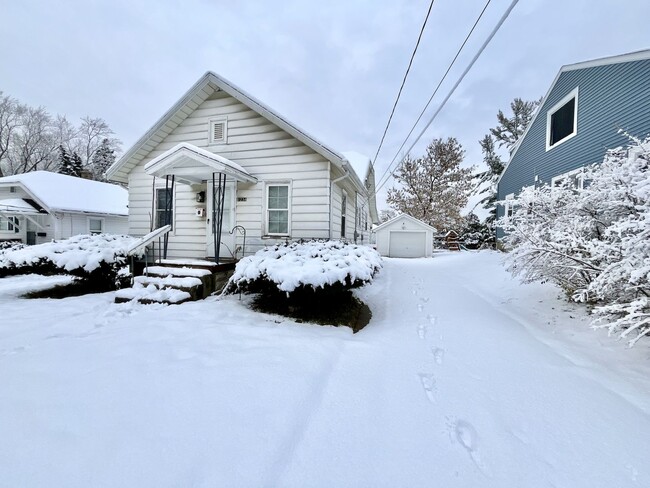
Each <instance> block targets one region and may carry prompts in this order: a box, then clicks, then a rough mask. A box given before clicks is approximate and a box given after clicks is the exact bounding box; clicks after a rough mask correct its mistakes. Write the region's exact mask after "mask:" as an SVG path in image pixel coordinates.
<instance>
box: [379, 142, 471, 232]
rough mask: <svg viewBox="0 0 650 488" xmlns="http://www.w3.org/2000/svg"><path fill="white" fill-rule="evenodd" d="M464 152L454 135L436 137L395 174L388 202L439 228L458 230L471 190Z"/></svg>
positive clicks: (469, 173) (394, 207) (442, 229)
mask: <svg viewBox="0 0 650 488" xmlns="http://www.w3.org/2000/svg"><path fill="white" fill-rule="evenodd" d="M463 155H464V151H463V149H462V146H461V145H460V143H459V142H458V141H457V140H456V139H455V138H453V137H450V138H448V139H446V140H443V139H434V140H433V141H432V142H431V144H429V146H428V147H427V149H426V154H425V155H424V156H423V157H421V158H417V159H412V158H411V157H407V158H406V159H405V160H404V162H403V163H402V164H401V165H400V167H399V168H398V169H397V170H396V171H395V173H394V174H393V176H394V177H395V179H396V180H397V183H398V185H399V186H398V187H396V188H391V189H390V190H388V198H387V200H386V201H387V202H388V204H389V205H390V206H391V207H392V208H393V209H395V210H397V211H399V212H403V213H406V214H408V215H411V216H412V217H415V218H417V219H420V220H422V221H423V222H426V223H427V224H429V225H431V226H432V227H434V228H435V229H436V230H438V231H441V232H442V231H445V230H451V229H459V228H460V227H461V225H462V224H463V218H462V217H461V215H460V212H461V210H462V209H463V207H464V206H465V205H466V204H467V198H468V195H469V191H470V189H471V173H472V169H471V168H461V167H460V163H462V161H463Z"/></svg>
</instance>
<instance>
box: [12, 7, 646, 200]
mask: <svg viewBox="0 0 650 488" xmlns="http://www.w3.org/2000/svg"><path fill="white" fill-rule="evenodd" d="M485 1H486V0H436V1H435V3H434V5H433V9H432V12H431V16H430V19H429V23H428V25H427V28H426V31H425V33H424V36H423V38H422V41H421V44H420V48H419V50H418V53H417V55H416V58H415V60H414V64H413V68H412V69H411V74H410V77H409V79H408V81H407V84H406V86H405V89H404V93H403V95H402V100H401V102H400V105H399V106H398V109H397V113H396V115H395V118H394V120H393V124H392V126H391V128H390V130H389V133H388V136H387V140H386V143H385V145H384V148H383V149H382V152H381V154H380V156H379V159H378V163H377V172H378V178H379V176H380V175H381V173H383V171H384V170H385V168H386V166H387V164H388V162H389V161H390V160H391V159H392V158H393V156H394V155H395V152H396V151H397V149H398V147H399V146H400V144H401V143H402V141H403V140H404V138H405V137H406V134H407V133H408V131H409V129H410V128H411V125H412V124H413V123H414V122H415V119H416V118H417V115H418V114H419V112H420V111H421V110H422V108H423V107H424V104H425V103H426V101H427V100H428V98H429V96H430V95H431V93H432V91H433V88H434V87H435V85H436V84H437V83H438V81H439V79H440V77H441V76H442V74H443V73H444V71H445V69H446V67H447V65H448V63H449V62H450V61H451V59H452V58H453V56H454V54H455V53H456V50H457V49H458V47H459V46H460V44H461V43H462V40H463V39H464V38H465V36H466V34H467V32H468V31H469V29H470V27H471V25H472V24H473V23H474V21H475V19H476V17H477V16H478V14H479V12H480V11H481V9H482V8H483V6H484V4H485ZM510 2H511V0H492V2H491V3H490V5H489V7H488V10H487V12H486V14H485V15H484V17H483V19H482V21H481V23H480V24H479V27H478V28H477V30H476V31H475V32H474V35H473V37H472V39H471V40H470V42H469V43H468V44H467V46H466V48H465V51H464V55H463V56H461V58H459V60H458V62H457V65H456V68H455V69H454V70H453V71H452V72H451V73H450V75H449V78H448V80H447V82H446V83H445V85H443V87H442V88H441V90H440V92H439V94H438V96H437V97H436V98H435V99H434V102H433V104H432V106H431V107H430V108H429V112H428V114H432V113H433V111H434V110H435V109H436V107H437V105H438V103H439V102H440V101H442V99H443V98H444V95H446V93H447V92H448V90H449V89H450V88H451V86H452V85H453V83H454V82H455V81H456V79H457V78H458V76H459V75H460V73H461V72H462V71H463V69H464V68H465V67H466V65H467V64H468V63H469V61H470V59H471V58H472V57H473V55H474V54H475V52H476V51H477V49H478V48H479V46H480V45H481V44H482V42H483V41H484V39H485V38H486V37H487V35H488V34H489V32H490V31H491V29H492V28H493V26H494V25H495V24H496V22H497V21H498V19H499V17H500V16H501V15H502V13H503V12H504V11H505V10H506V8H507V7H508V5H509V4H510ZM428 6H429V0H404V1H401V2H400V1H394V0H393V1H388V0H343V1H339V0H328V1H322V0H316V1H309V0H301V1H281V0H276V1H232V0H230V1H220V0H211V1H210V0H204V1H200V0H185V1H179V2H171V1H164V0H163V1H158V2H139V1H137V0H128V1H123V0H111V1H92V0H89V1H77V2H72V1H63V0H58V1H30V0H20V1H12V0H0V12H1V14H0V15H1V17H2V37H3V43H2V45H3V48H2V56H1V58H0V59H1V61H0V90H2V91H4V93H5V94H9V95H12V96H14V97H15V98H17V99H19V100H20V101H22V102H24V103H27V104H31V105H43V106H45V107H46V108H47V109H48V110H49V111H50V112H51V113H60V114H65V115H67V116H68V118H69V119H70V120H72V121H75V122H78V119H79V118H80V117H82V116H84V115H91V116H98V117H102V118H104V119H105V120H106V121H107V122H108V123H109V125H110V126H111V127H112V128H113V130H114V131H115V133H116V135H117V136H118V137H119V138H120V139H121V140H122V141H123V143H124V148H123V149H127V148H128V147H129V146H130V145H131V144H133V143H134V142H135V141H136V140H137V139H138V138H139V137H141V136H142V135H143V134H144V132H145V131H146V130H147V129H148V128H149V127H150V126H151V125H152V124H153V123H154V122H155V121H156V120H157V119H158V118H159V117H160V116H161V115H162V114H163V113H164V112H165V111H166V110H167V109H168V108H169V107H170V106H171V105H172V104H173V103H174V102H176V101H177V100H178V99H179V98H180V96H181V95H182V94H183V93H184V92H185V91H186V90H187V89H188V88H189V87H190V86H191V85H192V84H193V83H194V82H195V81H196V80H197V79H198V78H199V77H200V76H201V75H202V74H203V73H205V72H206V71H208V70H211V71H214V72H216V73H218V74H220V75H222V76H224V77H225V78H227V79H229V80H230V81H232V82H234V83H235V84H236V85H238V86H240V87H241V88H243V89H244V90H246V91H248V92H249V93H251V94H252V95H254V96H255V97H257V98H259V99H261V100H262V101H264V102H265V103H266V104H267V105H269V106H270V107H271V108H273V109H274V110H276V111H278V112H279V113H281V114H283V115H284V116H286V117H287V118H288V119H289V120H291V121H292V122H294V123H295V124H297V125H299V126H301V127H302V128H304V129H305V130H306V131H307V132H309V133H311V134H312V135H314V136H315V137H317V138H318V139H320V140H322V141H323V142H325V143H326V144H328V145H329V146H331V147H332V148H333V149H335V150H337V151H339V152H341V151H346V150H356V151H359V152H362V153H365V154H368V155H370V156H372V155H374V153H375V151H376V150H377V146H378V144H379V140H380V138H381V134H382V131H383V129H384V126H385V124H386V121H387V118H388V115H389V113H390V109H391V107H392V104H393V102H394V99H395V96H396V94H397V90H398V88H399V85H400V83H401V80H402V77H403V75H404V71H405V69H406V66H407V63H408V59H409V57H410V55H411V52H412V49H413V47H414V45H415V41H416V38H417V34H418V32H419V30H420V27H421V25H422V22H423V20H424V16H425V14H426V11H427V8H428ZM648 19H650V1H648V0H520V2H519V4H518V5H517V6H516V7H515V9H514V11H513V12H512V14H511V15H510V17H509V19H508V20H507V21H506V23H505V24H504V25H503V27H502V28H501V30H500V31H499V32H498V33H497V35H496V37H495V38H494V39H493V41H492V43H491V44H490V46H489V47H488V48H487V49H486V51H485V52H484V53H483V56H482V57H481V58H480V59H479V61H478V62H477V63H476V65H475V66H474V68H473V69H472V71H471V72H470V73H469V75H468V76H467V78H466V79H465V80H464V82H463V83H462V84H461V85H460V87H459V89H458V90H457V92H456V94H455V95H454V97H453V98H452V99H451V100H450V102H449V103H448V104H447V106H446V107H445V108H444V110H443V111H442V112H441V114H440V116H439V117H438V118H437V119H436V121H435V122H434V123H433V125H432V126H431V128H430V129H429V131H428V132H427V133H426V135H425V137H424V138H423V140H422V141H421V143H420V144H419V145H418V146H416V150H415V154H416V155H417V150H420V151H421V150H422V148H423V147H424V145H425V144H426V143H427V142H429V141H430V140H431V139H432V138H434V137H447V136H454V137H456V138H458V139H459V140H460V142H461V144H462V145H463V147H464V148H465V149H466V163H467V164H470V163H476V162H479V161H480V159H481V154H480V148H479V146H478V142H477V141H478V140H479V139H480V138H481V137H482V136H483V135H484V134H485V133H486V132H487V130H488V128H489V127H493V126H494V125H495V122H496V112H497V111H498V110H499V109H500V108H501V109H505V108H507V106H508V104H509V102H510V101H511V100H512V99H513V98H514V97H522V98H524V99H535V98H538V97H540V96H542V95H544V94H545V93H546V91H547V89H548V88H549V85H550V83H551V82H552V80H553V78H554V77H555V75H556V74H557V71H558V70H559V68H560V67H561V66H562V65H563V64H570V63H575V62H579V61H585V60H588V59H592V58H598V57H603V56H608V55H615V54H621V53H625V52H630V51H637V50H641V49H646V48H650V29H649V27H648ZM428 118H429V116H428V115H427V116H426V117H425V119H428ZM382 193H383V192H382ZM382 196H383V195H380V199H381V198H382ZM381 207H384V204H383V202H382V203H380V208H381Z"/></svg>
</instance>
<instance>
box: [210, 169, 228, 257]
mask: <svg viewBox="0 0 650 488" xmlns="http://www.w3.org/2000/svg"><path fill="white" fill-rule="evenodd" d="M217 174H218V175H219V179H218V180H217V179H216V178H215V175H217ZM217 183H218V184H217ZM225 196H226V175H225V174H223V173H212V240H213V242H214V261H215V263H217V264H218V263H219V258H220V253H219V247H220V245H221V231H222V228H223V204H224V199H225Z"/></svg>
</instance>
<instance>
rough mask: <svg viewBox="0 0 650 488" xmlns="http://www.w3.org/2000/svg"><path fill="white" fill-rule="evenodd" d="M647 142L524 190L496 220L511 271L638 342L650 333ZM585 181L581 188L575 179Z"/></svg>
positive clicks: (649, 152) (638, 142)
mask: <svg viewBox="0 0 650 488" xmlns="http://www.w3.org/2000/svg"><path fill="white" fill-rule="evenodd" d="M649 162H650V139H646V140H640V139H638V138H634V137H630V146H629V147H628V148H617V149H614V150H611V151H609V152H608V153H607V154H606V156H605V159H604V161H603V162H602V163H601V164H597V165H593V166H591V167H587V168H585V169H584V172H583V173H582V174H581V175H580V178H578V179H576V178H565V180H564V181H563V182H562V183H561V184H559V185H557V186H555V187H553V188H551V187H550V186H548V185H544V186H541V187H539V188H532V187H531V188H525V189H523V190H522V191H521V193H520V194H519V195H518V196H517V197H516V198H515V199H514V200H509V201H508V202H500V203H501V204H504V205H505V204H506V203H507V204H509V205H512V208H513V210H512V215H511V216H509V217H508V216H506V217H504V218H502V219H500V221H499V225H500V226H501V227H502V228H503V229H504V231H505V232H507V236H506V237H505V239H504V243H505V244H506V246H507V247H509V248H511V252H510V255H509V257H508V262H509V265H508V266H509V270H510V271H511V272H512V273H513V274H515V275H519V276H521V277H522V278H523V281H525V282H531V281H551V282H554V283H556V284H558V285H559V286H561V287H562V288H563V289H564V290H565V291H566V292H567V294H568V296H569V297H570V299H572V300H574V301H577V302H585V303H592V304H594V305H595V307H594V313H595V314H596V315H597V319H596V320H595V321H594V326H595V327H602V328H607V329H608V330H609V332H610V333H615V332H620V333H621V337H626V338H631V339H630V344H634V343H636V342H637V341H638V340H639V339H640V338H641V337H642V336H644V335H645V334H647V333H648V332H650V300H649V297H650V178H649ZM580 179H582V181H584V182H585V184H584V188H576V187H575V186H574V184H575V182H576V181H577V182H579V181H580Z"/></svg>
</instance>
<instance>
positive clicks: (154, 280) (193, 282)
mask: <svg viewBox="0 0 650 488" xmlns="http://www.w3.org/2000/svg"><path fill="white" fill-rule="evenodd" d="M134 282H135V283H139V284H141V285H143V286H148V285H155V286H156V287H158V288H164V287H172V288H193V287H195V286H201V285H202V284H203V282H202V281H201V279H200V278H195V277H193V276H180V277H176V276H165V277H164V278H161V277H158V276H136V277H135V279H134Z"/></svg>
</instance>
